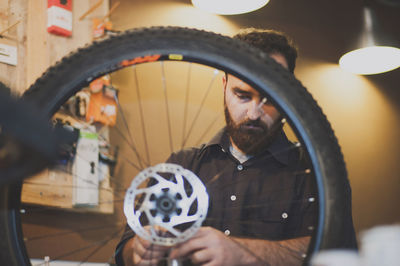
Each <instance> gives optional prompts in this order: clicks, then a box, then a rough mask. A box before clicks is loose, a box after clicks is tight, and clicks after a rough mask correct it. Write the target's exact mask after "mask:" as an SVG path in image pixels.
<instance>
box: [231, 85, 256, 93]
mask: <svg viewBox="0 0 400 266" xmlns="http://www.w3.org/2000/svg"><path fill="white" fill-rule="evenodd" d="M233 91H234V92H235V93H240V94H249V95H250V94H253V93H252V92H250V91H246V90H243V89H241V88H239V87H234V88H233Z"/></svg>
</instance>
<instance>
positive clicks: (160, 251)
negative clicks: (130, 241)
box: [133, 237, 169, 259]
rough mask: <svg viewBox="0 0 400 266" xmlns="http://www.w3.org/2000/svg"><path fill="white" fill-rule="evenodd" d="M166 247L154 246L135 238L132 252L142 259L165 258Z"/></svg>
mask: <svg viewBox="0 0 400 266" xmlns="http://www.w3.org/2000/svg"><path fill="white" fill-rule="evenodd" d="M168 249H169V248H168V247H163V246H158V245H154V244H152V243H150V242H148V241H146V240H143V239H141V238H139V237H135V239H134V246H133V251H134V253H136V254H138V255H139V256H140V257H141V258H143V259H151V258H152V257H154V258H160V257H165V256H166V252H167V251H168Z"/></svg>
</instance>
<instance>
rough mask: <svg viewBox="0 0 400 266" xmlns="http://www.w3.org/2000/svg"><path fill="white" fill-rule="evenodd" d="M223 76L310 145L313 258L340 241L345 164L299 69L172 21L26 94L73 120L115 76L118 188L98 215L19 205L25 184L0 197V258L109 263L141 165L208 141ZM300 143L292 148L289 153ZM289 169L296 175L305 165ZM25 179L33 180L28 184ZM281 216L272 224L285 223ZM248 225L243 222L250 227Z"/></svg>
mask: <svg viewBox="0 0 400 266" xmlns="http://www.w3.org/2000/svg"><path fill="white" fill-rule="evenodd" d="M225 72H226V73H229V74H232V75H234V76H236V77H237V78H239V79H241V80H243V81H244V82H246V83H248V84H250V85H251V86H252V87H253V88H255V89H256V90H258V91H259V92H260V94H262V95H264V96H266V97H267V99H268V100H269V101H270V102H271V103H272V104H273V105H274V106H275V107H276V108H277V109H278V110H279V112H280V113H281V115H282V116H283V117H284V118H285V119H286V121H287V123H286V127H287V131H291V132H292V133H293V137H292V138H293V140H295V141H298V142H299V143H300V146H301V147H302V148H303V150H304V151H305V155H306V158H307V159H308V161H309V163H310V165H309V169H306V171H305V172H304V173H305V174H306V176H308V177H309V178H312V179H313V182H314V183H315V184H316V187H317V195H315V198H309V199H308V200H309V201H310V202H311V201H312V202H313V203H314V204H316V205H315V206H316V207H317V210H318V211H317V213H316V214H315V224H311V225H309V226H308V228H309V230H310V232H312V233H311V234H312V240H311V244H310V245H309V247H308V251H307V253H308V256H307V257H309V255H311V254H312V253H314V252H317V251H318V250H320V249H327V248H335V247H341V246H343V243H342V236H343V234H345V233H347V231H346V228H345V224H344V223H342V222H341V221H343V220H346V219H349V217H350V219H351V204H350V205H349V203H350V202H351V200H350V197H351V195H350V191H349V189H348V188H349V187H348V180H347V175H346V169H345V164H344V161H343V157H342V154H341V151H340V147H339V146H338V143H337V140H336V138H335V136H334V133H333V131H332V129H331V127H330V125H329V123H328V121H327V120H326V117H325V116H324V115H323V113H322V111H321V110H320V108H319V107H318V105H317V104H316V102H315V101H314V100H313V98H312V97H311V95H310V94H308V93H307V91H306V89H305V88H304V87H303V86H302V85H301V83H300V82H299V81H297V80H296V79H295V78H294V77H293V75H291V74H290V73H288V72H287V71H286V70H285V69H284V68H282V67H281V66H280V65H278V64H277V63H276V62H275V61H273V60H272V59H270V58H269V57H268V56H267V55H266V54H264V53H262V52H261V51H259V50H257V49H255V48H252V47H249V46H248V45H246V44H244V43H242V42H239V41H237V40H232V39H230V38H227V37H224V36H220V35H217V34H213V33H209V32H204V31H198V30H192V29H184V28H175V27H167V28H151V29H138V30H133V31H128V32H125V33H123V34H121V35H118V36H114V37H111V38H109V39H106V40H104V41H101V42H96V43H94V44H93V45H90V46H88V47H86V48H83V49H80V50H78V51H77V52H76V53H74V54H71V55H69V56H67V57H66V58H64V59H63V60H62V61H61V62H60V63H58V64H57V65H56V66H54V67H52V68H50V69H49V70H48V71H47V72H46V73H45V74H44V75H43V76H42V77H41V78H39V79H38V80H37V81H36V82H35V84H33V85H32V86H31V88H30V89H29V90H28V91H27V92H26V93H25V95H24V98H25V100H29V101H31V102H32V103H33V104H35V105H36V106H38V107H40V108H41V109H42V111H44V112H45V113H46V114H48V117H49V118H51V117H53V118H54V115H55V114H56V113H60V112H62V113H63V114H64V115H65V114H66V113H67V116H70V117H71V116H73V115H71V114H68V110H66V109H65V108H64V107H63V105H64V104H65V103H66V102H67V101H68V100H69V98H70V97H73V96H74V95H75V94H76V93H78V92H79V91H81V90H84V89H85V88H87V87H88V86H89V83H90V82H92V81H94V80H95V79H97V78H100V77H103V76H105V75H108V74H110V75H111V79H112V82H113V84H115V85H116V86H117V87H118V88H120V92H119V99H120V100H119V101H118V102H117V109H118V117H117V121H116V126H114V127H112V128H111V129H110V138H108V139H107V140H108V141H110V142H111V143H112V144H114V145H117V146H118V147H119V152H118V154H119V156H118V158H119V159H118V163H117V166H116V168H115V173H114V175H113V177H111V178H110V180H111V181H110V182H111V183H112V186H111V187H108V188H107V189H105V190H107V191H111V194H112V196H113V210H114V211H113V212H112V214H96V213H87V212H83V211H71V210H65V209H64V210H60V208H55V207H48V206H40V205H31V204H23V205H22V207H21V203H20V197H21V193H20V192H21V187H20V186H8V187H5V188H3V190H4V193H1V200H0V201H1V202H2V209H3V216H2V220H1V222H0V230H1V233H0V234H1V235H2V236H3V237H2V241H1V243H2V246H3V248H2V249H1V252H0V253H1V259H2V261H4V262H7V264H8V265H24V264H29V257H28V254H29V255H30V256H31V258H32V257H33V258H43V257H44V256H50V260H69V261H81V262H88V261H97V262H99V261H102V262H109V263H110V262H112V261H113V253H114V248H115V246H116V243H117V242H118V241H119V238H120V235H121V234H122V230H123V228H124V225H125V217H124V216H123V214H122V213H121V210H122V206H121V204H120V203H121V201H122V199H123V197H124V192H125V190H126V188H128V186H129V183H130V181H131V179H132V178H133V177H134V176H135V175H136V174H137V173H138V172H139V171H141V170H142V169H143V168H146V167H148V166H150V165H154V164H157V163H160V162H163V161H165V160H166V159H167V158H168V155H169V154H170V153H171V152H174V151H177V150H180V149H182V148H185V147H191V146H196V145H199V144H201V143H203V142H207V141H208V140H209V138H211V137H212V135H213V134H214V133H215V132H216V131H217V130H218V129H219V128H220V127H222V126H224V119H223V110H222V109H223V108H222V107H223V106H222V103H223V95H222V94H223V89H222V87H221V85H219V83H220V82H219V81H218V80H219V78H221V77H222V75H224V73H225ZM183 75H185V77H184V78H182V76H183ZM200 84H201V85H200ZM193 87H196V89H192V88H193ZM73 118H76V117H73ZM85 123H87V122H84V124H85ZM86 126H87V125H86V124H85V127H86ZM288 134H289V133H288ZM100 138H104V137H103V136H102V137H100ZM298 147H299V145H293V149H297V148H298ZM300 170H301V169H300ZM302 170H304V169H302ZM64 171H67V172H68V170H65V169H64ZM98 171H99V172H101V170H98ZM292 171H293V175H296V174H298V172H299V169H292ZM304 173H303V174H304ZM67 174H68V175H73V174H71V173H70V172H68V173H67ZM122 176H125V177H126V178H125V179H124V178H122ZM53 178H57V176H53ZM74 178H75V179H78V180H79V179H83V178H82V177H80V176H76V175H75V177H74ZM27 183H28V184H29V183H30V180H27V181H26V182H25V184H24V186H25V185H26V184H27ZM38 185H43V186H46V185H47V186H49V184H36V186H38ZM50 185H52V184H50ZM205 185H206V186H208V188H211V185H208V184H207V182H206V183H205ZM231 185H232V184H225V186H226V187H229V186H231ZM62 186H63V187H62V188H63V189H67V188H68V185H67V186H66V185H65V184H64V185H62ZM69 187H71V186H69ZM72 187H73V186H72ZM52 189H53V188H52ZM54 189H55V188H54ZM21 209H22V210H23V212H22V214H21ZM72 209H76V208H72ZM78 209H79V208H78ZM223 212H229V210H223ZM61 215H63V217H61ZM221 215H222V214H221ZM280 215H281V214H279V219H278V218H277V220H275V221H272V222H273V223H279V222H280V221H281V220H282V219H286V217H285V216H283V215H282V217H280ZM21 220H22V222H21ZM206 220H207V219H206ZM56 222H57V223H59V224H56ZM84 222H85V223H86V225H83V223H84ZM252 222H253V221H238V223H242V224H248V225H247V226H252V225H251V223H252ZM260 230H262V227H261V229H260ZM40 231H43V232H44V235H43V236H42V235H39V233H40ZM61 237H63V238H62V239H63V240H62V241H60V239H61ZM41 241H46V242H41ZM64 243H65V244H66V245H63V244H64ZM67 246H68V247H67ZM25 247H27V250H28V251H26V249H25ZM106 250H107V251H106ZM50 253H51V254H50ZM297 255H302V254H297ZM304 262H305V263H307V259H305V260H304ZM265 263H266V264H268V262H265Z"/></svg>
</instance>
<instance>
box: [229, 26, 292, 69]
mask: <svg viewBox="0 0 400 266" xmlns="http://www.w3.org/2000/svg"><path fill="white" fill-rule="evenodd" d="M233 38H234V39H238V40H242V41H244V42H246V43H248V44H250V45H252V46H254V47H256V48H258V49H261V50H262V51H264V52H265V53H267V54H269V55H271V54H274V53H279V54H281V55H283V56H284V57H285V59H286V61H287V63H288V67H289V71H290V72H292V73H293V72H294V67H295V66H296V58H297V48H296V45H295V44H294V42H293V40H291V39H290V38H289V37H288V36H286V35H285V34H284V33H283V32H280V31H276V30H266V29H256V28H247V29H242V30H240V31H239V32H238V33H237V34H236V35H235V36H233Z"/></svg>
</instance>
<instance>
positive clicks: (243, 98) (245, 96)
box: [236, 94, 251, 100]
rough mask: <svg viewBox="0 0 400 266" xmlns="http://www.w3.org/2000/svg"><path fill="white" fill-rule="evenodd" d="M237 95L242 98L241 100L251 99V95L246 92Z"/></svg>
mask: <svg viewBox="0 0 400 266" xmlns="http://www.w3.org/2000/svg"><path fill="white" fill-rule="evenodd" d="M236 96H237V97H238V98H239V99H240V100H249V99H250V98H251V97H250V96H249V95H246V94H236Z"/></svg>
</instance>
